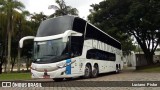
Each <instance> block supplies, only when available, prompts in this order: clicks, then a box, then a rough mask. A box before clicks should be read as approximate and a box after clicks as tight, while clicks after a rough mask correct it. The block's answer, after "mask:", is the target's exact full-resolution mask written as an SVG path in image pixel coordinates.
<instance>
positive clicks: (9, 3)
mask: <svg viewBox="0 0 160 90" xmlns="http://www.w3.org/2000/svg"><path fill="white" fill-rule="evenodd" d="M0 5H1V7H0V10H1V11H3V12H4V13H6V14H7V17H8V18H7V33H8V54H7V72H10V61H11V37H12V31H13V27H12V22H13V11H14V10H15V9H18V10H23V8H24V5H23V4H22V3H21V2H19V1H13V0H1V1H0Z"/></svg>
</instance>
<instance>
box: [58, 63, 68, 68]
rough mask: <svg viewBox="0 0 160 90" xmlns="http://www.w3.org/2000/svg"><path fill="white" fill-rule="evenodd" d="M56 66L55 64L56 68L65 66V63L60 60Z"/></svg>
mask: <svg viewBox="0 0 160 90" xmlns="http://www.w3.org/2000/svg"><path fill="white" fill-rule="evenodd" d="M56 66H57V67H58V68H63V67H65V66H66V63H65V62H61V63H58V64H57V65H56Z"/></svg>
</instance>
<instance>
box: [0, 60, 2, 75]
mask: <svg viewBox="0 0 160 90" xmlns="http://www.w3.org/2000/svg"><path fill="white" fill-rule="evenodd" d="M0 74H2V63H0Z"/></svg>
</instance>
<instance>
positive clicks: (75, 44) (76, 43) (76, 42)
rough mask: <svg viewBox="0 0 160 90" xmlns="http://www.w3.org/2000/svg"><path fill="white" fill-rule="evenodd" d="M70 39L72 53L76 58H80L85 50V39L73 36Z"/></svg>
mask: <svg viewBox="0 0 160 90" xmlns="http://www.w3.org/2000/svg"><path fill="white" fill-rule="evenodd" d="M69 38H70V48H71V53H72V54H73V55H74V56H80V55H81V54H82V50H83V37H82V36H72V37H69Z"/></svg>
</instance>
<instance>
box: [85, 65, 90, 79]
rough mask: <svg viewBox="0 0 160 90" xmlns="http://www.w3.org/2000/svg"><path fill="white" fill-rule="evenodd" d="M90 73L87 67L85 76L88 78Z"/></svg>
mask: <svg viewBox="0 0 160 90" xmlns="http://www.w3.org/2000/svg"><path fill="white" fill-rule="evenodd" d="M89 73H90V70H89V67H86V69H85V75H86V76H87V77H88V76H89Z"/></svg>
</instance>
